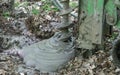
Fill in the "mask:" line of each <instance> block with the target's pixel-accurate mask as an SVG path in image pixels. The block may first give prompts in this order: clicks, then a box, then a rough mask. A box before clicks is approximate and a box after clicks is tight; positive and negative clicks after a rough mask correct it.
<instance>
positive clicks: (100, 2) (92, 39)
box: [53, 0, 120, 67]
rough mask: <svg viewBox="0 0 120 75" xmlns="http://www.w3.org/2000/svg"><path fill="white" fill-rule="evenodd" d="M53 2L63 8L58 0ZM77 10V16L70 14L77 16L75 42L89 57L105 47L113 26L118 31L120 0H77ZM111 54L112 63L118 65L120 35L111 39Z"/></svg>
mask: <svg viewBox="0 0 120 75" xmlns="http://www.w3.org/2000/svg"><path fill="white" fill-rule="evenodd" d="M53 3H54V4H55V5H56V6H57V7H58V8H59V9H60V10H61V9H62V8H63V7H62V5H61V4H60V2H59V0H54V1H53ZM78 11H79V12H78V16H76V15H74V14H71V15H72V16H74V17H78V27H77V28H78V36H77V39H76V43H77V45H78V48H80V49H81V50H86V52H87V57H89V56H90V55H91V54H92V53H94V51H95V50H99V49H102V50H104V49H105V40H106V39H107V37H108V36H110V37H112V34H113V27H115V26H116V27H117V28H118V32H119V31H120V29H119V28H120V15H119V13H120V12H119V11H120V0H79V9H78ZM76 34H77V33H76ZM119 34H120V33H119ZM111 55H112V58H113V63H114V64H115V65H116V66H118V67H120V35H118V37H117V38H116V39H115V40H114V41H113V44H112V52H111Z"/></svg>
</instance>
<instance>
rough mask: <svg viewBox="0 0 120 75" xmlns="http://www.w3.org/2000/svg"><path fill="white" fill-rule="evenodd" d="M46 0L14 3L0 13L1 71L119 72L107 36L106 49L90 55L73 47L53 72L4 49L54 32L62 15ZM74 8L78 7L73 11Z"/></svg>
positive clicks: (23, 74) (8, 74) (21, 74)
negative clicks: (69, 56)
mask: <svg viewBox="0 0 120 75" xmlns="http://www.w3.org/2000/svg"><path fill="white" fill-rule="evenodd" d="M48 2H49V1H48ZM48 2H44V0H43V2H42V1H40V2H33V3H27V2H22V3H16V7H15V10H14V13H13V14H12V15H9V13H5V14H4V15H3V16H0V35H1V36H0V75H120V69H119V68H118V67H115V66H114V65H113V63H112V57H111V54H110V52H111V47H112V40H111V39H110V38H109V39H108V40H106V48H105V50H97V51H96V52H95V53H94V54H93V55H91V56H90V57H89V58H83V56H82V55H83V52H81V50H79V49H78V50H76V57H75V58H74V59H72V60H71V61H70V62H68V63H67V65H66V66H65V67H64V68H63V69H61V70H59V71H58V72H56V73H49V74H48V73H41V72H40V71H39V70H37V69H35V68H31V67H28V66H26V65H25V63H24V62H23V59H22V58H20V56H19V55H17V53H16V54H15V55H12V54H9V53H5V52H6V51H8V50H12V49H15V48H16V47H19V48H22V47H24V46H28V45H31V44H33V43H36V42H39V41H41V40H44V39H48V38H50V37H52V36H53V35H54V33H55V32H56V31H57V30H56V29H55V28H54V27H55V23H60V22H61V17H60V16H59V15H58V13H59V11H58V9H57V8H55V7H54V6H50V7H49V3H48ZM75 2H76V0H75ZM25 5H27V8H28V10H27V9H26V6H25ZM73 6H74V3H73ZM38 10H39V11H38ZM28 12H31V13H28ZM76 12H77V9H76V10H74V12H73V13H74V14H76ZM38 13H40V14H38ZM31 14H32V15H31ZM71 20H72V21H73V22H77V19H76V18H74V17H71ZM22 68H24V71H23V69H22Z"/></svg>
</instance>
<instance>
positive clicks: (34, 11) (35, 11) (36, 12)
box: [32, 8, 40, 15]
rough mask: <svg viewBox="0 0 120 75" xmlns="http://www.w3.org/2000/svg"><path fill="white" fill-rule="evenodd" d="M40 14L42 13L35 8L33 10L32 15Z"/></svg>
mask: <svg viewBox="0 0 120 75" xmlns="http://www.w3.org/2000/svg"><path fill="white" fill-rule="evenodd" d="M39 13H40V12H39V10H37V9H35V8H33V9H32V14H34V15H38V14H39Z"/></svg>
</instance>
